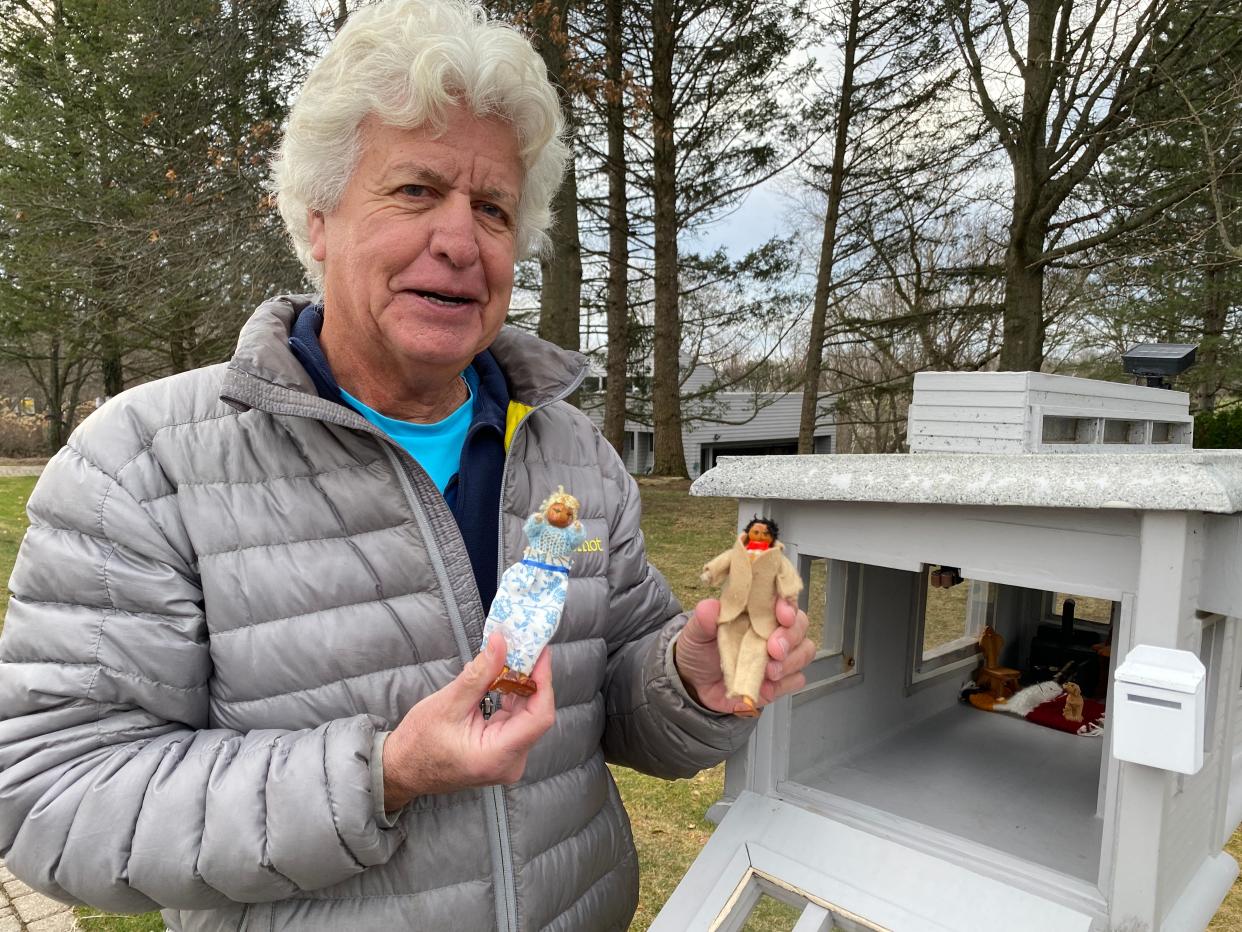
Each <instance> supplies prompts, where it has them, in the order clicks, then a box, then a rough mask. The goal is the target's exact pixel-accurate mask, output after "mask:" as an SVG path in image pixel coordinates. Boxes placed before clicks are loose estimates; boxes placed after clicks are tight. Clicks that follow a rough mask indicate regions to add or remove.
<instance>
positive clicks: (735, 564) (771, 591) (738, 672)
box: [699, 517, 802, 718]
mask: <svg viewBox="0 0 1242 932" xmlns="http://www.w3.org/2000/svg"><path fill="white" fill-rule="evenodd" d="M779 534H780V530H779V528H777V526H776V522H775V521H773V520H771V519H770V518H758V517H757V518H755V519H754V520H753V521H751V522H750V523H749V524H748V525H746V530H744V531H743V532H742V533H741V534H739V535H738V538H737V541H736V542H735V543H734V544H733V547H732V548H730V549H729V550H726V551H725V552H724V553H722V554H720V555H719V556H717V557H716V558H715V559H713V560H712V561H711V562H710V563H707V564H706V565H705V566H704V567H703V572H702V575H701V576H700V577H699V578H700V579H702V580H703V582H705V583H707V584H708V585H712V586H718V585H720V583H721V582H724V590H723V591H722V592H721V594H720V621H719V628H718V630H717V633H716V640H717V644H718V646H719V648H720V671H721V673H722V674H724V684H725V694H726V695H727V696H730V697H732V698H737V699H740V700H741V704H740V707H739V708H738V709H737V710H736V712H735V714H737V715H741V716H745V717H747V718H753V717H754V716H756V715H758V714H759V709H758V707H757V704H756V700H757V699H758V698H759V687H760V686H761V685H763V675H764V671H765V670H766V668H767V665H768V637H769V636H771V634H772V632H774V631H775V630H776V624H777V622H776V597H777V596H781V597H782V598H789V597H791V596H794V595H797V594H798V592H799V591H800V590H801V589H802V578H801V577H800V576H799V575H798V571H797V570H796V569H794V566H793V564H792V563H790V562H789V560H788V559H786V557H785V547H784V545H783V544H781V543H780V541H779V540H777V538H778V536H779ZM726 577H727V580H726Z"/></svg>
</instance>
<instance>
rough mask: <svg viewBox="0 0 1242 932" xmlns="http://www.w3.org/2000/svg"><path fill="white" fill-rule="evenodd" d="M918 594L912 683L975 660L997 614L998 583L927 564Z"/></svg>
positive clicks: (913, 616) (912, 614) (917, 588)
mask: <svg viewBox="0 0 1242 932" xmlns="http://www.w3.org/2000/svg"><path fill="white" fill-rule="evenodd" d="M937 577H939V578H937ZM954 580H960V581H957V582H955V581H954ZM915 598H916V599H917V601H918V604H917V605H916V606H914V610H913V611H912V612H911V613H910V617H911V620H912V622H913V624H914V625H915V630H914V631H913V632H912V643H913V645H914V650H913V655H914V661H915V662H914V664H913V668H912V670H911V685H913V684H914V683H917V682H919V681H920V680H924V679H927V678H929V677H932V676H935V675H937V674H939V673H947V672H951V671H954V670H957V669H958V668H960V667H964V666H969V665H971V664H973V663H975V662H976V657H977V654H978V650H979V646H978V641H979V635H980V634H981V633H982V632H983V629H984V628H985V627H986V626H987V625H988V624H989V623H990V621H991V619H992V618H993V616H994V615H995V612H996V604H995V603H996V594H995V589H994V587H993V586H992V585H990V584H989V583H986V582H980V581H978V580H972V579H961V577H960V576H956V575H955V571H952V570H951V568H950V569H948V570H941V568H939V567H935V566H927V567H924V568H923V574H922V581H921V583H920V584H919V585H918V586H916V587H915Z"/></svg>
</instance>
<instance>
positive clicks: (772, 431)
mask: <svg viewBox="0 0 1242 932" xmlns="http://www.w3.org/2000/svg"><path fill="white" fill-rule="evenodd" d="M716 381H717V376H716V372H715V370H713V369H712V367H711V366H708V365H704V364H700V365H697V366H695V367H694V368H693V370H692V371H691V372H690V373H689V374H688V375H687V376H686V378H685V381H684V382H683V383H682V386H681V392H682V396H683V397H686V396H693V395H694V394H695V393H696V392H699V391H702V390H704V389H707V388H708V387H709V386H711V385H712V384H713V383H715V382H716ZM605 384H606V378H605V376H604V374H603V373H601V372H599V371H597V370H595V369H594V368H593V369H592V372H591V375H589V376H587V378H586V379H585V380H584V381H583V383H582V390H581V393H580V394H579V404H580V405H581V407H582V410H583V411H584V412H585V413H586V414H587V415H588V416H589V417H590V418H591V420H592V422H593V423H594V424H595V426H596V427H600V428H601V429H602V427H603V424H604V386H605ZM626 394H627V395H628V396H629V397H630V404H631V405H633V404H634V400H633V399H634V398H635V397H638V398H643V399H649V398H650V397H651V388H650V376H648V375H645V374H642V375H633V376H631V377H630V379H629V385H628V386H627V392H626ZM642 404H644V405H646V406H648V407H649V404H650V402H648V401H644V402H642ZM801 415H802V393H801V392H752V391H720V392H714V393H712V394H711V395H710V396H709V397H705V398H703V399H698V398H693V397H692V398H690V400H688V401H686V402H685V403H684V404H683V406H682V432H681V440H682V444H683V446H684V448H685V451H686V469H688V470H689V472H690V476H691V478H693V477H696V476H699V475H701V474H702V473H704V472H706V471H707V470H709V469H711V468H712V467H713V466H715V465H716V458H717V457H719V456H758V455H763V454H768V453H797V452H798V422H799V420H800V418H801ZM646 420H647V421H648V423H646V424H642V423H639V422H638V421H634V420H629V419H627V420H626V422H625V452H624V454H623V459H624V460H625V468H626V469H628V470H629V471H630V472H631V473H634V474H636V475H646V474H647V473H649V472H651V467H652V465H653V463H654V462H655V446H654V439H655V438H654V432H653V430H652V427H651V424H650V418H649V417H647V418H646ZM815 452H816V453H835V452H837V443H836V426H835V425H834V424H832V423H829V424H821V425H820V426H819V427H818V428H817V429H816V432H815Z"/></svg>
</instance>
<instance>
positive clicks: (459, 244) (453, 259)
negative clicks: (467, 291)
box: [430, 195, 479, 268]
mask: <svg viewBox="0 0 1242 932" xmlns="http://www.w3.org/2000/svg"><path fill="white" fill-rule="evenodd" d="M432 222H433V223H434V224H435V228H434V229H433V230H432V231H431V243H430V248H431V253H432V255H434V256H436V257H437V258H442V259H445V260H447V261H448V262H449V264H450V265H453V266H454V267H456V268H465V267H467V266H470V265H473V264H474V263H475V262H477V261H478V259H479V241H478V238H477V229H476V227H475V218H474V206H473V205H472V204H471V203H470V199H469V198H467V197H464V196H456V195H452V196H449V197H446V198H445V199H444V200H443V201H442V202H441V204H440V207H439V209H438V210H437V211H436V214H435V217H434V218H433V221H432Z"/></svg>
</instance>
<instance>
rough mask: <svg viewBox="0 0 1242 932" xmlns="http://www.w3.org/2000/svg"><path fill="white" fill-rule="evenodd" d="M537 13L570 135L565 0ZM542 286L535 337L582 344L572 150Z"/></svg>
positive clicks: (539, 40) (556, 201) (539, 43)
mask: <svg viewBox="0 0 1242 932" xmlns="http://www.w3.org/2000/svg"><path fill="white" fill-rule="evenodd" d="M540 9H541V10H542V11H543V12H541V13H540V14H539V15H538V16H537V19H538V21H539V22H538V29H537V32H536V39H535V45H536V48H538V50H539V55H540V57H541V58H542V59H543V63H544V66H545V67H546V68H547V69H548V78H549V80H551V81H552V83H553V85H554V86H555V87H556V91H557V98H558V99H559V100H560V104H561V113H562V115H563V116H564V118H565V133H566V135H567V136H568V137H569V138H570V139H572V138H573V135H574V129H575V123H576V121H575V120H574V108H573V100H572V98H571V97H570V94H569V91H568V90H567V88H568V87H569V86H570V85H571V84H572V82H573V75H572V74H571V73H570V70H571V69H570V59H569V34H568V32H567V31H566V21H567V15H568V3H567V0H556V2H553V3H549V4H544V5H543V6H542V7H541V8H540ZM539 266H540V269H541V270H542V273H543V286H542V288H541V289H540V293H539V336H541V337H543V339H545V340H547V341H549V342H550V343H555V344H556V345H557V346H561V347H564V348H565V349H570V350H575V351H576V350H577V349H578V348H579V347H580V346H581V341H580V337H579V335H578V321H579V315H580V313H581V307H582V244H581V242H580V241H579V238H578V176H577V172H576V171H575V169H574V158H573V155H572V153H571V155H570V159H569V165H568V166H567V168H566V172H565V178H564V180H563V181H562V182H561V186H560V188H558V189H557V192H556V197H555V198H553V200H552V248H551V250H550V252H549V253H548V255H546V256H544V257H543V259H541V260H540V263H539Z"/></svg>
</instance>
